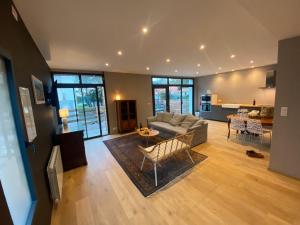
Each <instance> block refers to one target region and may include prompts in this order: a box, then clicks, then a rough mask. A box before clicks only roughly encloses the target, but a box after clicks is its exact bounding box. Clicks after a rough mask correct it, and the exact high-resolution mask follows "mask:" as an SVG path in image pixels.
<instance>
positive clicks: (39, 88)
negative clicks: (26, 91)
mask: <svg viewBox="0 0 300 225" xmlns="http://www.w3.org/2000/svg"><path fill="white" fill-rule="evenodd" d="M31 80H32V86H33V94H34V99H35V103H36V104H45V95H44V87H43V82H42V81H40V80H39V79H37V78H36V77H35V76H33V75H31Z"/></svg>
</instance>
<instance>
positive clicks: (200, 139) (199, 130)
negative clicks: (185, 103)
mask: <svg viewBox="0 0 300 225" xmlns="http://www.w3.org/2000/svg"><path fill="white" fill-rule="evenodd" d="M207 128H208V123H207V122H205V123H203V124H200V125H198V126H193V127H190V128H189V129H188V130H187V132H191V131H194V138H193V141H192V147H194V146H196V145H199V144H201V143H204V142H206V141H207Z"/></svg>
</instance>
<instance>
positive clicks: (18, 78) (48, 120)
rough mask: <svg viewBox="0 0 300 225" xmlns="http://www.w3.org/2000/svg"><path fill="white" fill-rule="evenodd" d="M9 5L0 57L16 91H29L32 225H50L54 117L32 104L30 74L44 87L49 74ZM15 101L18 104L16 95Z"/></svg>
mask: <svg viewBox="0 0 300 225" xmlns="http://www.w3.org/2000/svg"><path fill="white" fill-rule="evenodd" d="M11 4H12V2H11V0H1V1H0V29H1V34H0V55H1V56H2V57H3V56H4V57H6V58H10V60H11V63H12V67H13V76H14V79H15V83H16V87H19V86H22V87H27V88H29V89H30V94H31V101H32V106H33V112H34V117H35V124H36V129H37V138H36V140H35V141H34V144H35V148H36V152H34V151H33V149H32V148H31V147H29V148H28V149H27V151H26V153H27V154H28V158H29V164H30V168H31V171H32V177H33V182H34V186H35V189H36V195H37V207H36V211H35V214H34V217H33V224H36V225H40V224H45V225H46V224H50V218H51V210H52V201H51V199H50V195H49V190H48V181H47V176H46V166H47V162H48V159H49V155H50V151H51V148H52V134H53V132H54V129H55V127H56V120H55V119H54V117H53V115H54V114H53V109H52V107H50V106H47V105H44V104H42V105H36V104H35V103H34V99H33V90H32V85H31V74H34V75H35V76H36V77H37V78H39V79H40V80H42V81H43V83H44V84H48V85H50V84H51V79H50V70H49V68H48V65H47V64H46V62H45V60H44V58H43V57H42V55H41V53H40V52H39V50H38V48H37V46H36V45H35V43H34V41H33V40H32V38H31V36H30V34H29V33H28V31H27V29H26V27H25V26H24V24H23V22H22V20H21V19H20V17H19V22H17V21H15V20H14V18H13V16H12V14H11ZM17 99H18V103H20V99H19V95H17ZM19 108H20V104H19ZM21 118H22V117H21ZM23 130H24V127H23ZM0 223H1V222H0Z"/></svg>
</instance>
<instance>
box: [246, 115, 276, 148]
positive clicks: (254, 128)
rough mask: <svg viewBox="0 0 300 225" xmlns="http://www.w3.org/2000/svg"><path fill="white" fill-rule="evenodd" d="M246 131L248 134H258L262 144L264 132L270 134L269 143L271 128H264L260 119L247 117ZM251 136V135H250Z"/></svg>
mask: <svg viewBox="0 0 300 225" xmlns="http://www.w3.org/2000/svg"><path fill="white" fill-rule="evenodd" d="M247 131H248V132H249V133H250V134H257V135H259V136H260V143H261V144H263V138H264V134H269V135H270V143H271V139H272V130H269V129H264V128H263V126H262V123H261V121H260V120H255V119H249V120H247ZM250 137H251V136H250Z"/></svg>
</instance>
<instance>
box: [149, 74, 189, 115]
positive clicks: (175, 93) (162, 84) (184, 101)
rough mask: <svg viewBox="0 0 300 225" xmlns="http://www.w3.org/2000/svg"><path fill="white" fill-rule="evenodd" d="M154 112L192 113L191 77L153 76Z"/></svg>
mask: <svg viewBox="0 0 300 225" xmlns="http://www.w3.org/2000/svg"><path fill="white" fill-rule="evenodd" d="M152 89H153V102H154V114H156V113H157V112H165V111H169V112H173V113H177V114H188V113H190V114H192V113H193V110H194V106H193V99H194V80H193V79H192V78H168V77H153V78H152Z"/></svg>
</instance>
